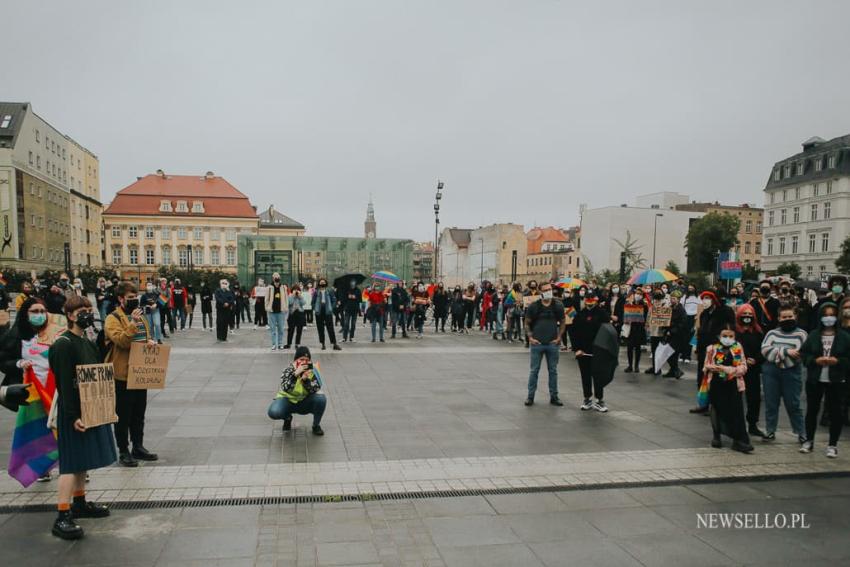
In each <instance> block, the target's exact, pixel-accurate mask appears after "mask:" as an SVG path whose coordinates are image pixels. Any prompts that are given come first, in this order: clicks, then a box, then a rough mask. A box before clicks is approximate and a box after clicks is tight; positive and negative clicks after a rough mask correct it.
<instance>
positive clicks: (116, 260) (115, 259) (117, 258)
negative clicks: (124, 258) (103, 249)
mask: <svg viewBox="0 0 850 567" xmlns="http://www.w3.org/2000/svg"><path fill="white" fill-rule="evenodd" d="M112 263H113V264H116V265H117V264H120V263H121V248H120V247H118V246H115V247H114V248H112Z"/></svg>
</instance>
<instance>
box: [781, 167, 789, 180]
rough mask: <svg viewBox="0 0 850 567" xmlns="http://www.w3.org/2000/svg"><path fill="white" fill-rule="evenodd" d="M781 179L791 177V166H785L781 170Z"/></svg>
mask: <svg viewBox="0 0 850 567" xmlns="http://www.w3.org/2000/svg"><path fill="white" fill-rule="evenodd" d="M782 177H783V178H785V179H788V178H789V177H791V166H790V165H786V166H785V167H783V168H782Z"/></svg>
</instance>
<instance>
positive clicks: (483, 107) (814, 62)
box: [0, 0, 850, 240]
mask: <svg viewBox="0 0 850 567" xmlns="http://www.w3.org/2000/svg"><path fill="white" fill-rule="evenodd" d="M2 12H3V14H2V19H3V20H4V22H5V23H4V25H3V26H2V29H3V40H4V41H3V45H4V46H3V54H4V57H3V60H4V63H3V77H4V79H3V81H2V83H0V99H4V100H15V101H30V102H32V103H33V106H34V109H35V111H36V112H38V113H39V114H40V115H42V116H43V117H44V118H46V119H47V120H48V121H50V122H51V123H53V124H54V125H55V126H56V127H58V128H59V129H60V130H61V131H63V132H65V133H68V134H69V135H71V136H72V137H74V138H75V139H77V140H78V141H80V142H81V143H82V144H83V145H85V146H87V147H89V148H90V149H91V150H93V151H94V152H95V153H96V154H98V156H99V157H100V160H101V168H102V175H101V177H102V193H103V200H104V202H106V201H109V200H110V199H111V197H112V195H114V193H115V192H116V191H117V190H119V189H121V188H123V187H125V186H126V185H128V184H129V183H131V182H132V181H133V180H135V177H136V176H137V175H143V174H146V173H151V172H153V171H154V170H156V169H157V168H163V169H165V170H166V171H167V172H171V173H198V174H201V173H203V172H205V171H206V170H208V169H212V170H214V171H215V172H216V173H217V174H220V175H223V176H225V177H226V178H227V179H228V180H230V181H231V182H232V183H233V184H234V185H236V187H238V188H239V189H240V190H242V191H243V192H244V193H246V194H247V195H248V196H249V197H250V198H251V200H252V202H253V203H254V204H255V205H257V206H258V207H260V208H265V207H266V206H268V204H269V203H274V204H275V205H276V206H277V208H279V209H280V210H282V211H284V212H286V213H287V214H289V215H290V216H292V217H294V218H296V219H298V220H300V221H302V222H303V223H305V224H306V225H307V227H308V230H309V233H311V234H320V235H335V236H336V235H352V236H359V235H361V234H362V231H363V228H362V227H363V220H364V216H365V209H366V202H367V201H368V198H369V193H370V192H371V193H373V195H374V200H375V208H376V215H377V220H378V233H379V236H386V237H405V238H415V239H421V240H424V239H430V238H432V237H433V210H432V203H433V199H434V186H435V183H436V179H437V178H438V177H440V178H442V179H444V180H445V183H446V191H445V198H444V200H443V215H442V220H443V226H466V227H475V226H479V225H484V224H489V223H491V222H508V221H513V222H518V223H523V224H525V225H526V227H527V228H528V227H530V226H531V225H532V224H533V223H537V224H541V225H548V224H553V225H561V226H566V225H569V224H574V223H577V222H578V204H579V203H588V204H589V205H590V206H603V205H616V204H619V203H623V202H632V200H633V196H634V195H637V194H642V193H648V192H653V191H658V190H671V191H679V192H683V193H688V194H690V195H691V196H692V198H697V199H711V200H715V199H716V200H720V201H725V202H730V203H740V202H743V201H748V202H755V203H761V202H762V195H761V188H762V187H763V185H764V182H765V180H766V179H767V176H768V174H769V170H770V166H771V165H772V164H773V163H774V162H775V161H776V160H778V159H781V158H783V157H785V156H787V155H790V154H791V153H794V152H796V151H798V149H799V147H800V146H799V143H800V142H802V141H803V140H804V139H805V138H808V137H809V136H812V135H820V136H822V137H824V138H831V137H835V136H839V135H842V134H846V133H848V132H850V113H848V112H847V111H848V100H850V74H848V73H847V72H846V70H847V23H848V21H850V2H842V1H840V0H837V1H814V2H797V1H794V2H790V1H765V2H755V1H748V2H740V1H730V2H723V1H721V2H683V1H670V2H647V1H632V0H625V1H622V2H587V1H583V2H551V1H549V2H544V1H522V2H519V1H504V2H498V1H485V2H472V1H462V0H453V1H435V0H427V1H417V2H414V1H412V0H396V1H389V0H388V1H359V0H357V1H355V0H348V1H343V0H339V1H336V2H330V1H328V2H318V1H310V2H248V1H244V0H242V1H239V2H233V1H227V2H223V1H209V0H205V1H193V2H189V1H147V0H146V1H145V2H132V3H131V2H115V1H103V0H101V1H91V2H64V1H62V2H60V1H51V2H24V1H18V2H4V7H3V10H2Z"/></svg>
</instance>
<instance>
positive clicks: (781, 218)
mask: <svg viewBox="0 0 850 567" xmlns="http://www.w3.org/2000/svg"><path fill="white" fill-rule="evenodd" d="M786 210H787V209H782V210H781V211H779V224H780V225H782V224H785V222H786V221H787V218H786V216H785V212H786Z"/></svg>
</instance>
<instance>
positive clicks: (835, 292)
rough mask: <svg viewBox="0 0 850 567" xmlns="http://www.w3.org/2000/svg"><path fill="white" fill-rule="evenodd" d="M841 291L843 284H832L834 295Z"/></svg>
mask: <svg viewBox="0 0 850 567" xmlns="http://www.w3.org/2000/svg"><path fill="white" fill-rule="evenodd" d="M842 291H844V286H840V285H834V286H832V293H834V294H835V295H839V294H840V293H841V292H842Z"/></svg>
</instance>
